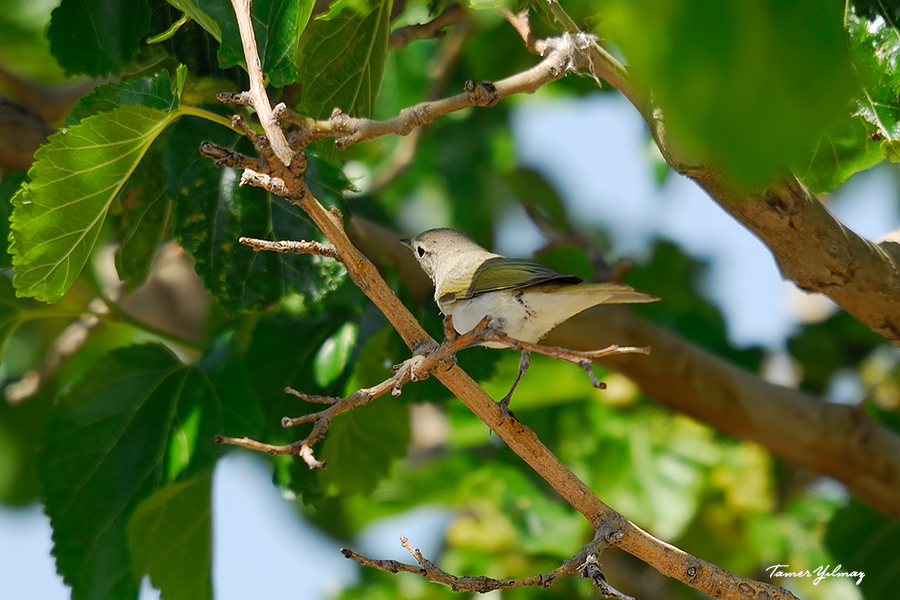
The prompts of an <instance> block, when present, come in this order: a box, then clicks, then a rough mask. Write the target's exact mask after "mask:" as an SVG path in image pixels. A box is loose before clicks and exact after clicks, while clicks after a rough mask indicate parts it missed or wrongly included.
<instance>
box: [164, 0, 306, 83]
mask: <svg viewBox="0 0 900 600" xmlns="http://www.w3.org/2000/svg"><path fill="white" fill-rule="evenodd" d="M169 3H170V4H171V5H172V6H175V7H176V8H178V9H179V10H181V11H182V12H184V13H187V14H188V15H190V16H191V17H192V18H193V19H194V20H195V21H197V23H199V24H200V26H201V27H203V28H204V29H205V30H206V31H208V32H209V33H210V34H211V35H212V36H213V37H215V38H216V39H217V40H218V41H219V42H221V46H220V48H219V63H220V66H221V67H222V68H229V67H233V66H235V65H244V64H245V63H244V49H243V45H242V43H241V36H240V32H239V31H238V25H237V18H236V17H235V16H234V10H233V9H232V7H231V5H230V3H228V2H222V1H221V0H169ZM314 5H315V1H314V0H291V1H289V2H284V1H282V0H255V1H254V2H253V5H252V7H251V15H252V16H253V32H254V34H255V36H256V47H257V48H258V49H259V58H260V62H261V63H262V70H263V74H264V75H265V76H266V77H267V78H268V80H269V83H270V84H271V85H273V86H275V87H282V86H285V85H288V84H290V83H294V82H295V81H297V66H296V63H295V56H294V54H295V49H296V47H297V40H298V39H299V38H300V34H301V33H302V32H303V30H304V29H305V28H306V24H307V23H308V22H309V17H310V15H311V14H312V10H313V6H314Z"/></svg>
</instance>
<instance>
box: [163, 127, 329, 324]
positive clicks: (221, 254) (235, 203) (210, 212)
mask: <svg viewBox="0 0 900 600" xmlns="http://www.w3.org/2000/svg"><path fill="white" fill-rule="evenodd" d="M205 139H212V140H214V141H216V142H217V143H219V144H221V145H223V146H227V147H235V146H236V145H237V144H238V142H242V143H245V142H244V140H243V138H241V137H239V136H237V135H236V134H234V133H232V132H230V131H227V130H225V129H223V128H221V127H218V126H216V125H214V124H211V123H208V122H197V121H194V120H191V121H190V122H185V123H178V124H177V125H176V126H175V127H174V128H173V130H172V135H171V136H170V137H169V141H170V143H169V144H168V146H167V147H166V150H165V170H166V173H167V177H168V188H169V189H171V190H176V195H175V202H176V204H175V236H176V238H177V239H178V241H179V242H180V243H181V245H182V247H183V248H185V250H187V251H188V252H189V253H190V254H191V256H192V257H193V258H194V268H195V269H196V271H197V273H198V274H199V275H200V276H201V277H202V278H203V281H204V284H205V285H206V288H207V289H208V290H209V291H210V293H211V294H212V295H213V296H214V297H215V298H216V299H217V300H218V301H219V303H220V304H221V305H222V307H223V308H224V309H225V310H226V311H228V312H229V313H239V312H248V311H255V310H262V309H267V308H272V307H274V306H276V305H277V304H278V303H279V302H280V301H281V299H282V297H283V296H284V295H285V293H287V292H289V291H291V290H293V291H295V292H297V293H300V294H302V295H303V296H304V297H305V298H306V299H307V300H308V301H309V302H311V303H315V302H318V301H319V300H321V299H322V298H324V297H325V295H326V294H328V293H329V292H331V291H332V290H334V289H335V288H336V287H337V285H338V284H340V282H341V281H343V278H344V270H343V268H342V267H341V266H340V265H339V264H338V263H336V262H335V261H333V260H330V259H325V258H322V257H320V256H310V255H304V256H297V255H291V254H280V253H276V252H255V251H253V250H252V249H251V248H249V247H247V246H244V245H241V244H239V243H238V238H240V237H241V236H246V237H252V238H260V239H268V240H272V239H287V240H304V239H306V240H310V239H316V238H318V237H319V234H317V232H316V230H315V229H314V228H313V227H312V225H311V224H310V223H309V221H308V220H307V219H306V217H305V216H304V215H303V212H302V211H301V210H300V209H299V208H297V207H295V206H292V205H289V204H288V203H287V202H286V201H285V200H283V199H282V198H278V197H275V196H272V195H270V194H268V193H267V192H265V191H264V190H262V189H260V188H255V187H252V186H240V185H239V183H240V182H239V179H240V177H239V175H238V173H237V172H236V171H234V170H232V169H227V168H225V169H223V168H219V167H216V166H215V165H214V164H213V162H212V161H211V160H209V159H207V158H204V157H202V156H200V155H199V154H198V153H197V150H196V149H197V148H198V147H199V146H200V143H201V141H203V140H205ZM312 162H315V160H314V159H313V161H312Z"/></svg>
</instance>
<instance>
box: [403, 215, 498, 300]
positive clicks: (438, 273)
mask: <svg viewBox="0 0 900 600" xmlns="http://www.w3.org/2000/svg"><path fill="white" fill-rule="evenodd" d="M400 241H401V242H403V243H404V244H406V245H407V246H409V248H410V249H411V250H412V251H413V255H415V257H416V260H417V261H419V264H420V265H421V266H422V270H423V271H425V273H426V274H427V275H428V276H429V277H430V278H431V280H432V281H433V282H434V283H435V286H436V287H437V288H439V289H440V288H441V287H443V286H442V284H443V282H445V281H448V280H450V279H457V278H459V277H463V276H469V277H471V276H472V274H473V273H474V272H475V269H477V268H478V266H479V265H480V264H481V263H483V262H484V261H486V260H487V259H489V258H495V257H496V256H498V255H497V254H493V253H491V252H488V251H487V250H485V249H484V248H482V247H481V246H479V245H478V244H477V243H476V242H475V240H473V239H472V238H470V237H469V236H467V235H466V234H464V233H463V232H461V231H457V230H455V229H449V228H441V229H429V230H428V231H423V232H422V233H420V234H419V235H417V236H416V237H414V238H413V239H411V240H400Z"/></svg>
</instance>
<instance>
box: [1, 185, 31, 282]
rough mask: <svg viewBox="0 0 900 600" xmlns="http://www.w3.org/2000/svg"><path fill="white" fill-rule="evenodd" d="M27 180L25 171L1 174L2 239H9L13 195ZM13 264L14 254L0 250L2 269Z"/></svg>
mask: <svg viewBox="0 0 900 600" xmlns="http://www.w3.org/2000/svg"><path fill="white" fill-rule="evenodd" d="M25 181H26V178H25V173H22V172H21V171H8V172H6V173H3V174H0V240H8V239H9V214H10V213H11V212H12V197H13V196H14V195H15V193H16V191H17V190H18V189H19V187H21V185H22V183H24V182H25ZM11 266H12V255H10V254H9V253H8V252H0V269H7V268H9V267H11Z"/></svg>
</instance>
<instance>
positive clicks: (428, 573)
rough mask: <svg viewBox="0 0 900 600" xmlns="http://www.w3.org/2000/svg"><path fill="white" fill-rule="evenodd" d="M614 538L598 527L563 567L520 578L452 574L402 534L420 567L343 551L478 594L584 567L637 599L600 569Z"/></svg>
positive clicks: (602, 585)
mask: <svg viewBox="0 0 900 600" xmlns="http://www.w3.org/2000/svg"><path fill="white" fill-rule="evenodd" d="M614 539H616V534H615V532H610V531H607V530H597V532H596V533H595V535H594V539H593V540H591V541H590V542H588V544H586V545H585V546H584V548H582V549H581V551H580V552H579V553H578V554H577V555H575V556H573V557H572V558H570V559H568V560H566V561H565V562H563V564H562V565H560V566H559V567H557V568H555V569H553V570H552V571H549V572H547V573H540V574H538V575H531V576H529V577H520V578H516V579H494V578H492V577H486V576H483V575H482V576H478V577H473V576H465V577H460V576H457V575H451V574H450V573H447V572H446V571H444V570H443V569H440V568H439V567H438V566H437V565H435V564H434V563H433V562H431V561H430V560H428V559H427V558H425V556H423V555H422V552H421V551H420V550H419V549H418V548H413V547H412V546H411V545H410V543H409V540H407V539H406V537H404V536H400V544H401V545H402V546H403V547H404V548H406V549H407V550H408V551H409V553H410V554H412V556H413V558H415V559H416V562H417V563H419V566H418V567H416V566H413V565H408V564H405V563H401V562H398V561H396V560H379V559H373V558H368V557H366V556H363V555H362V554H359V553H357V552H354V551H353V550H350V549H349V548H341V554H343V555H344V556H345V557H347V558H349V559H351V560H354V561H356V562H357V563H359V564H360V565H362V566H364V567H369V568H372V569H378V570H379V571H387V572H388V573H399V572H401V571H403V572H406V573H416V574H417V575H421V576H422V577H425V578H426V579H428V580H429V581H433V582H434V583H440V584H443V585H446V586H447V587H449V588H450V589H452V590H453V591H454V592H474V593H478V594H486V593H488V592H492V591H494V590H503V589H508V588H514V587H527V586H537V587H542V588H548V587H550V586H551V585H553V584H554V583H555V582H556V580H557V579H560V578H562V577H566V576H568V575H572V574H573V573H576V572H578V571H581V576H582V577H585V578H588V579H590V580H591V581H592V582H593V583H594V585H595V586H596V587H597V588H598V589H599V590H600V593H601V594H602V595H603V596H604V597H606V598H619V599H620V600H634V598H632V597H631V596H628V595H626V594H623V593H622V592H620V591H618V590H617V589H615V588H614V587H612V586H611V585H609V584H608V583H607V582H606V578H605V577H604V576H603V572H602V571H601V570H600V563H599V562H598V560H597V557H598V556H599V554H600V552H601V551H602V550H603V548H606V547H607V546H609V545H610V542H611V540H614Z"/></svg>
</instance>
